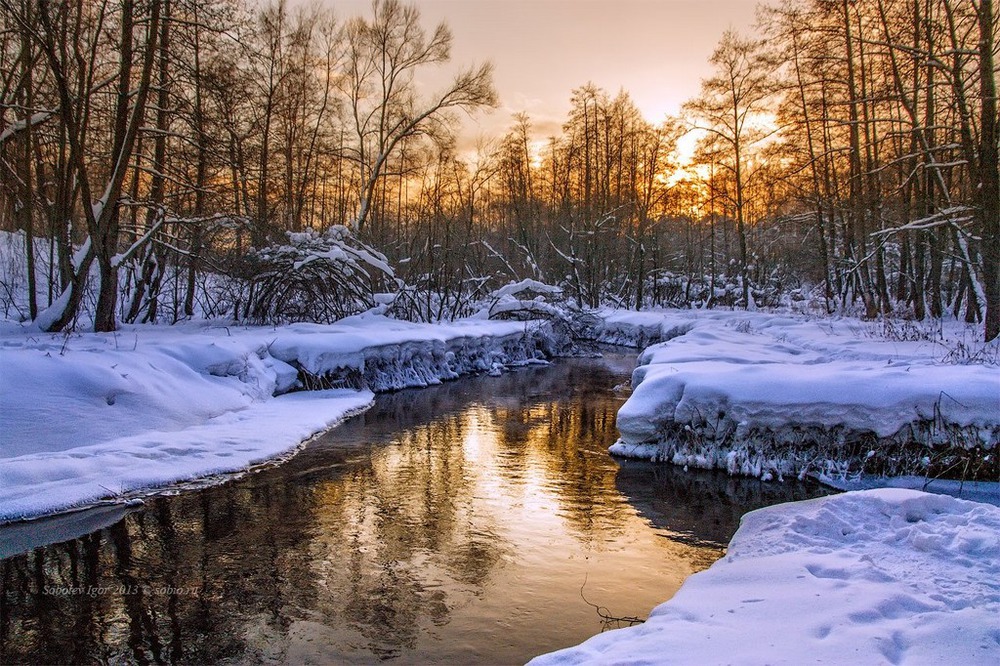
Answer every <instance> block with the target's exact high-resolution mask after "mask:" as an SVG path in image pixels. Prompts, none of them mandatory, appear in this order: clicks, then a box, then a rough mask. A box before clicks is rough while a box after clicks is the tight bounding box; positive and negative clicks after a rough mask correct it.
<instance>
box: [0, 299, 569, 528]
mask: <svg viewBox="0 0 1000 666" xmlns="http://www.w3.org/2000/svg"><path fill="white" fill-rule="evenodd" d="M552 343H553V341H552V339H551V337H550V331H549V330H548V328H547V326H546V325H544V324H541V323H538V322H528V323H525V322H497V321H482V320H472V321H463V322H456V323H453V324H440V325H428V324H413V323H409V322H400V321H395V320H390V319H386V318H384V317H379V316H361V317H354V318H351V319H349V320H344V321H342V322H339V323H338V324H335V325H331V326H319V325H312V324H294V325H290V326H285V327H279V328H265V327H256V328H241V327H222V326H218V325H214V326H212V325H209V324H206V323H201V324H190V325H181V326H175V327H169V328H167V327H135V328H132V329H126V330H123V331H119V332H118V333H115V334H73V335H71V336H51V335H42V334H39V333H38V332H37V331H34V332H32V331H28V330H25V329H22V328H20V327H15V326H10V325H7V326H6V327H5V328H4V329H3V330H2V332H0V367H2V370H3V375H4V381H3V382H2V385H0V406H2V408H3V409H2V417H0V418H2V428H0V524H2V523H5V522H11V521H16V520H22V519H27V518H34V517H39V516H44V515H49V514H53V513H56V512H60V511H66V510H70V509H74V508H78V507H81V506H86V505H90V504H94V503H96V502H99V501H103V500H107V499H109V498H110V499H115V498H124V497H128V496H132V495H134V494H135V492H136V491H139V490H144V489H150V488H159V487H164V486H169V485H171V484H174V483H177V482H183V481H188V480H191V479H196V478H200V477H205V476H211V475H218V474H226V473H232V472H238V471H241V470H245V469H247V468H249V467H252V466H254V465H257V464H260V463H262V462H266V461H268V460H270V459H273V458H275V457H278V456H282V455H286V454H288V453H289V452H291V451H294V450H295V449H296V448H297V447H299V446H300V445H301V444H302V443H303V442H304V441H305V440H307V439H309V438H310V437H312V436H314V435H315V434H317V433H319V432H322V431H324V430H327V429H329V428H331V427H333V426H334V425H336V424H337V423H339V422H340V421H342V420H343V419H345V418H347V417H348V416H350V415H352V414H356V413H358V412H360V411H363V410H364V409H367V407H368V406H369V405H370V404H371V402H372V400H373V394H372V392H371V391H370V390H367V389H368V388H370V389H372V390H375V391H384V390H394V389H401V388H408V387H421V386H428V385H431V384H437V383H440V382H441V381H444V380H449V379H455V378H457V377H459V376H462V375H465V374H470V373H475V372H499V371H501V369H503V368H505V367H508V366H516V365H522V364H526V363H533V362H538V361H539V358H540V357H542V356H544V355H545V353H546V351H547V345H551V344H552ZM302 376H309V377H313V378H321V379H323V381H325V382H326V383H327V385H330V384H333V385H337V382H340V383H341V385H344V384H346V385H348V386H350V385H352V381H353V385H360V386H364V387H365V390H358V389H356V388H334V389H328V390H320V391H308V392H293V393H289V392H288V391H290V390H292V389H294V388H296V386H297V384H298V383H299V382H300V377H302Z"/></svg>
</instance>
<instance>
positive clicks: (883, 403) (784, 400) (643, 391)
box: [602, 311, 1000, 478]
mask: <svg viewBox="0 0 1000 666" xmlns="http://www.w3.org/2000/svg"><path fill="white" fill-rule="evenodd" d="M603 331H604V333H603V334H602V337H603V339H608V338H612V337H618V338H623V339H628V338H633V339H640V340H641V339H643V338H645V339H663V340H666V342H661V343H659V344H655V345H653V346H651V347H649V348H647V349H646V350H645V351H644V352H643V353H642V354H641V355H640V357H639V367H637V368H636V370H635V372H634V373H633V377H632V384H633V387H634V391H633V394H632V396H631V397H630V398H629V400H628V401H627V402H626V403H625V405H623V406H622V408H621V410H620V411H619V412H618V422H617V424H618V430H619V432H620V434H621V439H620V440H619V441H618V442H617V443H615V444H614V445H613V446H612V447H611V451H612V453H614V454H616V455H622V456H628V457H637V458H647V459H652V460H665V461H669V462H673V463H675V464H679V465H690V466H694V467H701V468H718V469H725V470H727V471H729V473H731V474H742V475H749V476H756V477H763V478H770V477H771V476H780V475H782V474H784V475H790V474H798V475H802V474H805V473H807V472H808V473H816V474H827V475H834V474H840V475H843V474H844V473H845V471H846V470H847V469H848V468H849V465H848V463H847V462H845V461H846V460H847V458H848V457H850V456H857V455H858V454H859V448H858V447H860V448H861V449H865V450H860V455H861V456H865V455H868V456H875V455H881V454H880V450H881V449H882V448H884V447H885V446H886V445H889V444H892V445H919V446H923V447H925V448H926V452H928V453H929V452H930V451H931V449H932V447H935V446H942V445H945V446H951V447H956V446H957V447H966V448H971V447H976V446H979V447H985V448H986V449H991V448H995V447H996V444H997V442H998V440H1000V372H998V367H997V365H996V363H995V361H994V362H992V363H965V364H963V363H956V362H951V359H949V358H948V357H949V355H951V356H954V355H955V350H956V349H958V350H965V353H966V358H965V360H969V358H972V360H981V359H984V358H986V359H988V358H989V355H990V354H991V353H993V352H995V351H996V350H992V349H990V348H988V347H986V348H983V347H982V346H980V348H979V349H974V347H975V343H972V342H968V340H971V339H972V337H971V334H970V333H967V331H966V329H964V328H963V327H961V326H958V325H955V326H954V327H953V328H952V329H949V331H947V332H946V331H940V332H939V333H937V334H934V335H932V334H926V333H925V332H922V331H919V330H918V329H916V328H913V329H909V330H906V331H902V332H900V331H896V332H894V334H893V335H890V336H886V335H885V331H882V330H878V329H877V328H876V327H875V325H874V324H863V323H861V322H858V321H857V320H847V319H843V320H809V319H804V318H796V317H789V316H784V315H773V314H761V313H747V312H693V311H676V312H663V313H629V312H622V313H616V314H614V315H612V316H606V318H605V324H604V327H603ZM891 333H892V332H891ZM949 336H951V339H949ZM963 336H964V337H963ZM994 344H995V343H994ZM993 355H994V356H996V354H995V353H994V354H993ZM959 360H961V359H959ZM866 447H868V448H866ZM869 449H870V452H868V451H869ZM923 455H924V454H920V456H917V458H918V460H919V459H920V457H922V456H923ZM882 462H884V463H885V464H886V465H891V464H893V461H882ZM896 462H897V464H902V463H901V462H899V461H896ZM928 464H929V461H928ZM890 471H894V473H901V470H890ZM911 471H920V470H911Z"/></svg>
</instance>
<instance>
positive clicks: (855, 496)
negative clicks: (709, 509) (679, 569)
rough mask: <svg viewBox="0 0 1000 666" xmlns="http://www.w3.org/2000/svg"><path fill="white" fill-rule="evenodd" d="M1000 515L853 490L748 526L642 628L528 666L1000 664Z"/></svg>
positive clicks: (764, 512) (765, 513)
mask: <svg viewBox="0 0 1000 666" xmlns="http://www.w3.org/2000/svg"><path fill="white" fill-rule="evenodd" d="M998 618H1000V508H997V507H995V506H991V505H988V504H980V503H976V502H969V501H964V500H959V499H955V498H951V497H946V496H941V495H932V494H929V493H922V492H918V491H913V490H903V489H882V490H870V491H857V492H849V493H845V494H842V495H836V496H832V497H824V498H820V499H817V500H811V501H807V502H796V503H791V504H784V505H779V506H774V507H769V508H766V509H761V510H758V511H754V512H751V513H749V514H747V515H746V516H744V518H743V521H742V523H741V526H740V529H739V531H737V533H736V535H735V536H734V537H733V539H732V542H731V543H730V547H729V551H728V553H727V555H726V556H725V557H724V558H723V559H721V560H719V561H718V562H716V563H715V564H714V565H712V567H710V568H709V569H708V570H706V571H704V572H701V573H698V574H695V575H694V576H692V577H691V578H689V579H688V580H687V581H686V582H685V583H684V585H683V586H682V587H681V589H680V590H679V591H678V592H677V594H676V595H675V596H674V598H673V599H671V600H670V601H668V602H666V603H664V604H662V605H660V606H659V607H657V608H656V609H654V610H653V612H652V614H651V615H650V617H649V619H648V620H647V621H646V622H645V623H644V624H642V625H639V626H635V627H630V628H627V629H619V630H616V631H611V632H607V633H603V634H600V635H598V636H595V637H593V638H591V639H589V640H587V641H585V642H584V643H582V644H581V645H578V646H576V647H572V648H568V649H565V650H561V651H559V652H554V653H551V654H548V655H543V656H541V657H538V658H536V659H535V660H533V661H532V662H530V663H531V664H534V665H535V666H543V665H555V664H559V665H562V664H589V663H600V664H615V663H621V664H625V663H628V664H654V663H664V661H669V663H675V664H765V663H769V664H804V663H816V662H819V663H872V664H874V663H891V664H902V663H910V664H934V663H939V664H940V663H961V664H996V663H1000V620H998Z"/></svg>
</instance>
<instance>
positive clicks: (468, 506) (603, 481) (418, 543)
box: [0, 352, 825, 664]
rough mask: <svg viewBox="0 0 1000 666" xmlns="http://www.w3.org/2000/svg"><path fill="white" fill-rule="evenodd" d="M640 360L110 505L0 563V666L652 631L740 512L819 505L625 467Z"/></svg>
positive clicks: (742, 484) (323, 442)
mask: <svg viewBox="0 0 1000 666" xmlns="http://www.w3.org/2000/svg"><path fill="white" fill-rule="evenodd" d="M634 359H635V356H634V354H631V355H627V354H621V353H615V352H610V353H606V354H605V356H604V358H601V359H572V360H566V361H560V362H558V363H556V364H553V365H552V366H549V367H530V368H524V369H521V370H517V371H514V372H510V373H507V374H504V375H503V376H501V377H486V376H483V377H474V378H468V379H462V380H458V381H455V382H451V383H448V384H444V385H442V386H438V387H433V388H429V389H420V390H409V391H402V392H398V393H393V394H385V395H380V396H378V398H377V400H376V404H375V406H374V407H373V408H372V409H371V410H369V411H368V412H366V413H365V414H363V415H361V416H358V417H355V418H354V419H351V420H349V421H348V422H346V423H344V424H343V425H341V426H340V427H338V428H335V429H333V430H331V431H330V432H328V433H326V434H324V435H322V436H321V437H319V438H317V439H315V440H314V441H312V442H311V443H310V444H309V445H308V446H306V447H305V448H304V449H303V450H302V451H301V452H300V453H299V454H298V455H296V456H295V457H293V458H292V459H291V460H289V461H287V462H285V463H284V464H282V465H279V466H271V467H266V468H263V469H261V470H260V471H257V472H255V473H251V474H247V475H245V476H243V477H241V478H239V479H236V480H232V481H230V482H228V483H225V484H222V485H216V486H212V487H208V488H204V489H200V490H187V491H183V492H172V493H168V494H163V495H159V496H155V497H152V498H150V499H148V500H147V501H146V502H145V505H144V506H142V507H139V508H135V509H105V510H103V511H104V513H103V514H101V515H100V516H97V517H96V518H94V520H98V521H99V520H103V521H104V523H109V524H108V526H105V527H101V529H95V530H94V531H92V532H90V533H89V534H86V535H84V536H80V537H78V538H72V539H69V540H66V541H62V542H60V543H55V544H50V545H46V546H43V547H38V548H35V549H34V550H32V551H30V552H26V553H20V554H16V555H13V556H10V557H7V558H6V559H3V560H2V561H0V581H2V586H3V590H2V594H0V663H4V664H8V663H11V664H13V663H50V662H60V663H61V662H67V661H72V662H78V663H79V662H94V661H98V662H123V661H126V662H135V663H161V662H180V663H275V664H284V663H295V664H306V663H315V664H330V663H344V662H352V663H354V662H363V663H368V662H374V661H382V660H392V661H393V662H394V663H421V664H424V663H445V664H454V663H463V664H464V663H491V664H492V663H520V662H524V661H525V660H527V659H529V658H530V657H531V656H533V655H536V654H540V653H543V652H548V651H551V650H554V649H558V648H560V647H565V646H568V645H571V644H575V643H578V642H580V641H581V640H584V639H585V638H587V637H588V636H591V635H593V634H595V633H598V632H600V631H601V630H602V628H604V627H605V626H608V625H609V624H610V626H617V624H616V623H614V622H611V623H608V622H606V621H604V620H602V617H601V615H599V613H598V611H597V609H596V608H595V606H599V607H601V612H602V613H604V615H606V616H611V617H615V618H627V617H640V618H641V617H645V616H646V615H647V614H648V613H649V611H650V610H651V609H652V608H653V607H654V606H655V605H656V604H657V603H659V602H661V601H663V600H665V599H668V598H669V597H670V596H671V595H672V594H673V593H674V592H675V591H676V590H677V589H678V587H679V586H680V585H681V584H682V583H683V581H684V579H685V578H686V577H688V576H689V575H691V574H692V573H694V572H697V571H699V570H701V569H704V568H706V567H708V566H709V565H711V563H712V562H714V561H715V560H716V559H718V558H719V557H720V556H721V555H722V554H723V553H724V548H725V544H726V543H727V542H728V540H729V538H730V537H731V536H732V534H733V533H734V532H735V530H736V528H737V526H738V523H739V518H740V516H741V515H742V514H743V513H745V512H746V511H748V510H751V509H754V508H758V507H761V506H765V505H769V504H775V503H778V502H784V501H791V500H799V499H805V498H807V497H812V496H816V495H819V494H824V493H825V491H823V490H822V489H820V488H818V487H814V486H804V485H802V484H798V483H789V482H786V483H783V484H777V483H770V484H769V483H762V482H760V481H757V480H750V479H733V478H728V477H726V476H725V475H722V474H718V473H709V472H694V471H691V472H685V471H683V470H681V469H678V468H674V467H670V466H662V465H659V466H658V465H650V464H645V463H637V462H630V461H616V460H614V459H613V458H611V457H610V456H609V455H608V453H607V447H608V445H609V444H610V443H612V442H613V441H614V440H615V438H616V431H615V429H614V417H615V412H616V411H617V409H618V407H619V406H620V405H621V403H622V402H623V401H624V399H625V394H624V393H623V392H622V390H620V389H619V390H615V389H614V387H616V386H618V385H621V384H622V383H623V382H625V381H626V380H627V379H628V376H629V373H630V371H631V369H632V366H633V364H634ZM109 512H111V513H110V514H109ZM114 512H118V513H114ZM108 515H110V518H109V517H108ZM78 523H80V521H79V520H78ZM82 524H86V522H85V521H83V522H82ZM102 524H103V523H102ZM38 527H39V529H41V528H42V527H44V523H39V524H38ZM19 529H20V530H21V533H22V536H23V532H24V529H25V526H20V528H19ZM31 529H33V528H31ZM55 533H58V530H56V531H55ZM4 534H5V533H4V531H3V530H0V541H2V540H3V539H4ZM12 539H13V537H11V540H12Z"/></svg>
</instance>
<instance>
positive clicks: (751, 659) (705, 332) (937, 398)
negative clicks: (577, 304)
mask: <svg viewBox="0 0 1000 666" xmlns="http://www.w3.org/2000/svg"><path fill="white" fill-rule="evenodd" d="M597 333H598V336H599V337H600V338H601V339H602V340H605V341H608V342H620V343H638V344H643V343H644V342H653V343H656V342H658V341H663V342H661V343H659V344H653V345H652V346H650V347H649V348H647V349H646V350H645V351H644V352H643V353H642V354H641V355H640V357H639V367H637V368H636V370H635V372H634V374H633V388H634V392H633V394H632V396H631V397H630V398H629V400H628V401H627V402H626V403H625V405H624V406H623V407H622V408H621V410H620V411H619V412H618V422H617V425H618V429H619V432H620V434H621V439H620V440H619V441H618V442H616V443H615V444H614V445H613V446H612V447H611V451H612V452H613V453H616V454H618V455H623V456H633V457H639V458H645V459H651V460H662V461H665V462H669V463H674V464H678V465H686V466H692V467H702V468H709V469H711V468H718V469H723V470H727V471H728V472H729V473H730V474H741V475H748V476H757V477H762V478H764V479H776V478H780V477H781V476H782V475H786V476H787V475H789V474H798V475H804V474H806V473H811V474H814V475H816V476H819V477H821V478H823V479H824V480H825V481H827V482H829V483H832V484H833V485H838V486H840V487H841V488H843V489H852V488H860V487H865V486H869V487H870V486H877V485H883V484H898V485H910V486H914V485H915V486H916V487H918V488H920V487H928V488H930V489H933V490H935V492H944V493H950V494H962V496H963V497H972V498H975V499H980V500H983V501H985V502H991V504H986V503H978V502H972V501H964V500H960V499H954V498H952V497H946V496H942V495H936V494H930V493H924V492H919V491H917V490H910V489H903V488H883V489H877V490H855V491H853V492H848V493H845V494H843V495H837V496H833V497H827V498H822V499H818V500H812V501H808V502H798V503H792V504H785V505H780V506H775V507H770V508H767V509H762V510H760V511H755V512H752V513H750V514H747V515H746V516H744V518H743V521H742V523H741V527H740V529H739V531H738V532H737V534H736V535H735V536H734V537H733V539H732V541H731V542H730V546H729V551H728V554H727V556H726V557H724V558H723V559H722V560H720V561H718V562H717V563H716V564H714V565H713V566H712V567H711V568H709V569H708V570H707V571H704V572H702V573H699V574H696V575H694V576H692V577H691V578H689V579H688V580H687V581H686V582H685V583H684V586H683V587H682V588H681V589H680V591H679V592H678V593H677V594H676V595H675V596H674V598H673V599H671V600H669V601H667V602H666V603H664V604H662V605H660V606H659V607H657V608H656V609H655V610H654V611H653V612H652V614H651V615H650V617H649V619H648V620H647V621H646V622H645V623H644V624H642V625H640V626H636V627H631V628H628V629H620V630H617V631H612V632H607V633H603V634H600V635H598V636H595V637H593V638H591V639H589V640H588V641H586V642H584V643H582V644H581V645H578V646H576V647H572V648H567V649H565V650H561V651H559V652H554V653H551V654H548V655H543V656H541V657H539V658H537V659H536V660H534V661H533V662H532V664H536V665H538V666H541V665H554V664H559V665H563V664H591V663H592V664H616V663H629V664H636V663H643V664H653V663H664V662H667V663H676V664H763V663H772V664H779V663H787V664H802V663H817V662H818V663H891V664H899V663H963V664H995V663H998V662H1000V622H998V620H997V618H998V617H1000V582H998V581H1000V508H998V507H997V506H995V505H996V504H1000V501H998V500H1000V492H998V488H1000V484H997V483H996V480H993V482H979V483H971V484H970V483H964V484H963V483H961V482H958V481H935V482H933V483H929V480H928V478H927V477H926V474H927V473H931V472H932V469H931V466H932V465H933V463H932V462H931V458H932V456H934V455H935V454H934V451H935V450H940V449H941V448H945V449H947V448H951V449H952V450H954V449H955V448H973V447H978V448H979V449H980V453H981V455H980V457H979V459H980V460H984V461H986V463H987V464H989V462H990V460H991V457H995V456H996V452H997V444H998V439H1000V372H998V364H997V360H998V349H1000V348H998V347H997V346H996V342H994V343H993V344H992V345H982V344H981V343H976V342H974V340H975V338H974V337H973V335H974V334H973V333H971V332H969V331H967V330H966V329H964V328H963V327H962V326H961V325H957V324H948V325H942V326H941V328H939V329H938V330H937V331H936V332H935V331H928V330H926V329H922V328H921V327H920V325H916V324H907V323H895V324H888V323H887V324H879V325H876V324H867V323H862V322H858V321H856V320H849V319H820V320H809V319H805V318H793V317H785V316H778V315H773V314H761V313H746V312H723V311H720V312H692V311H676V312H667V313H652V312H644V313H633V312H614V313H605V316H604V323H603V324H602V325H601V326H600V327H599V328H598V331H597ZM852 445H853V447H854V449H859V447H861V448H862V449H863V448H865V447H870V452H868V453H866V452H865V451H864V450H860V449H859V450H854V451H852V449H851V446H852ZM906 447H908V448H906ZM904 449H905V450H906V453H908V454H909V455H910V456H911V459H909V460H907V459H905V457H904V456H900V453H901V451H903V450H904ZM859 451H860V455H861V457H862V458H869V457H871V458H879V459H890V460H888V461H886V460H882V464H883V465H886V466H889V463H895V464H898V465H911V467H910V471H911V473H912V472H917V473H920V474H922V476H910V477H903V478H897V479H884V478H883V479H878V478H872V477H863V478H859V477H858V476H857V475H855V474H849V473H848V471H849V470H850V471H854V470H855V469H856V463H857V456H858V455H859ZM914 451H916V452H917V454H916V460H915V462H914V460H912V457H913V456H914V453H913V452H914ZM921 451H923V453H921ZM852 456H853V457H854V459H852ZM893 456H899V459H898V460H895V461H893V460H891V458H892V457H893ZM994 460H995V458H994ZM994 464H995V463H994Z"/></svg>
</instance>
